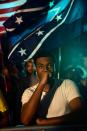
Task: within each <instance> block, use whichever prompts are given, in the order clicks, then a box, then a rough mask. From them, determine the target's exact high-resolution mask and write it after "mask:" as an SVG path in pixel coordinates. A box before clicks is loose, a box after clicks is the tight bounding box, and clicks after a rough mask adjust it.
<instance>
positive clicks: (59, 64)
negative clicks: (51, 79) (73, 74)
mask: <svg viewBox="0 0 87 131" xmlns="http://www.w3.org/2000/svg"><path fill="white" fill-rule="evenodd" d="M58 54H59V55H58V56H59V58H58V74H57V77H58V79H60V68H61V48H59V52H58Z"/></svg>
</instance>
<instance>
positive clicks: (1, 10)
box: [0, 0, 27, 35]
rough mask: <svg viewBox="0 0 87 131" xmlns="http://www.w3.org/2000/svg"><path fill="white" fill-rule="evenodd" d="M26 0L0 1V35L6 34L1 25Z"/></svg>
mask: <svg viewBox="0 0 87 131" xmlns="http://www.w3.org/2000/svg"><path fill="white" fill-rule="evenodd" d="M26 1H27V0H0V35H3V34H4V33H6V30H5V28H4V25H3V23H4V22H5V21H6V20H7V19H8V18H9V17H11V16H12V15H14V14H15V11H16V10H18V9H19V8H20V6H22V5H23V4H24V3H26Z"/></svg>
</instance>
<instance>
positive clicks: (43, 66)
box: [36, 57, 53, 79]
mask: <svg viewBox="0 0 87 131" xmlns="http://www.w3.org/2000/svg"><path fill="white" fill-rule="evenodd" d="M36 71H37V75H38V78H39V79H41V77H42V73H43V72H45V71H46V72H48V74H49V77H51V76H52V74H53V62H52V58H51V57H39V58H37V59H36Z"/></svg>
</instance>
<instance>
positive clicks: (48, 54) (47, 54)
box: [33, 52, 55, 65]
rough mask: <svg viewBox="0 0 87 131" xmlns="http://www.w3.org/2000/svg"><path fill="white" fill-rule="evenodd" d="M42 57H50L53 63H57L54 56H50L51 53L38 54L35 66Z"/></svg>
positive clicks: (35, 58)
mask: <svg viewBox="0 0 87 131" xmlns="http://www.w3.org/2000/svg"><path fill="white" fill-rule="evenodd" d="M40 57H50V58H51V59H52V61H53V62H55V59H54V56H53V55H52V54H50V53H45V52H44V53H41V52H40V53H37V54H36V55H35V56H34V58H33V59H34V63H35V65H36V60H37V59H38V58H40Z"/></svg>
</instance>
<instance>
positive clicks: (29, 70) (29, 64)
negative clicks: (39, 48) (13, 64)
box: [26, 61, 34, 74]
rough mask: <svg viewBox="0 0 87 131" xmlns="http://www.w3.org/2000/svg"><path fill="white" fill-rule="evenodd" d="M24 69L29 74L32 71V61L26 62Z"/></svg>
mask: <svg viewBox="0 0 87 131" xmlns="http://www.w3.org/2000/svg"><path fill="white" fill-rule="evenodd" d="M26 70H27V72H28V73H29V74H32V73H33V71H34V65H33V62H32V61H29V62H27V64H26Z"/></svg>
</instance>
